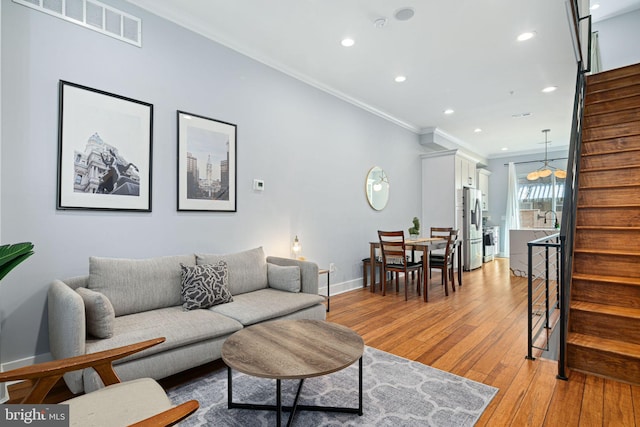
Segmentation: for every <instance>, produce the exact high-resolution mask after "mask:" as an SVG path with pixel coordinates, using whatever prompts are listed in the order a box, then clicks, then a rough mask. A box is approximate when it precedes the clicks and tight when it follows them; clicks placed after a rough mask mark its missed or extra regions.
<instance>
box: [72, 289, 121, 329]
mask: <svg viewBox="0 0 640 427" xmlns="http://www.w3.org/2000/svg"><path fill="white" fill-rule="evenodd" d="M76 292H77V293H78V294H79V295H80V296H81V297H82V301H83V302H84V314H85V319H86V323H87V332H88V333H89V334H91V335H93V336H94V337H96V338H110V337H112V336H113V322H114V320H115V319H116V315H115V312H114V311H113V306H112V305H111V302H109V299H108V298H107V297H105V296H104V295H103V294H101V293H100V292H96V291H92V290H91V289H87V288H83V287H80V288H78V289H76Z"/></svg>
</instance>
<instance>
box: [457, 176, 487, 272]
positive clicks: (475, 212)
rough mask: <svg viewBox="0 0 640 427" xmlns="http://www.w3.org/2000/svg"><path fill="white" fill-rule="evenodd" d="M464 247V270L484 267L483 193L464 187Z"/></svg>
mask: <svg viewBox="0 0 640 427" xmlns="http://www.w3.org/2000/svg"><path fill="white" fill-rule="evenodd" d="M462 206H463V210H462V247H463V254H464V270H466V271H469V270H473V269H476V268H479V267H482V245H483V242H482V238H483V235H482V193H481V192H480V190H476V189H475V188H466V187H465V188H464V192H463V198H462Z"/></svg>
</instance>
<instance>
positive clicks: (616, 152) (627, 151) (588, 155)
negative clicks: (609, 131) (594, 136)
mask: <svg viewBox="0 0 640 427" xmlns="http://www.w3.org/2000/svg"><path fill="white" fill-rule="evenodd" d="M601 141H604V140H600V141H599V142H601ZM591 143H594V141H588V142H583V144H591ZM595 144H597V142H595ZM635 151H640V146H638V147H633V148H626V149H622V150H609V151H598V152H594V153H581V154H580V155H581V156H582V157H591V156H606V155H607V154H619V153H633V152H635Z"/></svg>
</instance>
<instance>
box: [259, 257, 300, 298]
mask: <svg viewBox="0 0 640 427" xmlns="http://www.w3.org/2000/svg"><path fill="white" fill-rule="evenodd" d="M267 278H268V279H269V287H270V288H274V289H278V290H281V291H287V292H300V267H298V266H297V265H296V266H286V267H285V266H282V265H276V264H271V263H269V262H268V263H267Z"/></svg>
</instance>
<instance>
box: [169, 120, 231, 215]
mask: <svg viewBox="0 0 640 427" xmlns="http://www.w3.org/2000/svg"><path fill="white" fill-rule="evenodd" d="M236 137H237V128H236V125H234V124H232V123H226V122H221V121H219V120H214V119H210V118H207V117H202V116H198V115H196V114H191V113H186V112H184V111H178V210H179V211H210V212H236Z"/></svg>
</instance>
